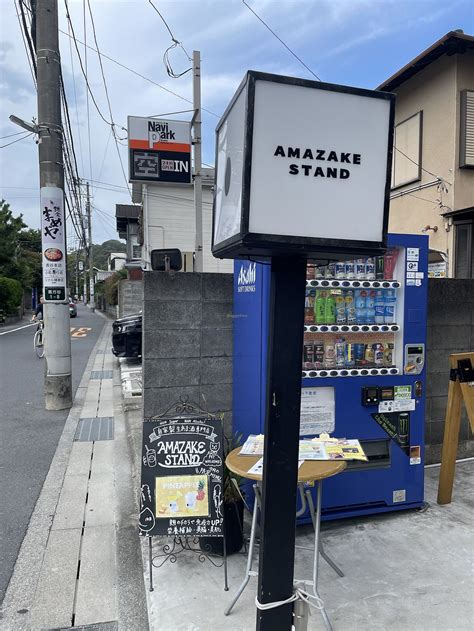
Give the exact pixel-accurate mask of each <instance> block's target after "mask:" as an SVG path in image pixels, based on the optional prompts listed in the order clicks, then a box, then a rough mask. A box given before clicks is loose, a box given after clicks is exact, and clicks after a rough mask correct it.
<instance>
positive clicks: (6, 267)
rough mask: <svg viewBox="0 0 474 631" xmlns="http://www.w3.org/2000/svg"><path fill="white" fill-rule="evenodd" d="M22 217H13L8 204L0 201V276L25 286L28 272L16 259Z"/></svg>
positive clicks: (24, 226) (22, 224)
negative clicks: (13, 279)
mask: <svg viewBox="0 0 474 631" xmlns="http://www.w3.org/2000/svg"><path fill="white" fill-rule="evenodd" d="M26 227H27V226H26V224H25V223H24V222H23V215H20V216H19V217H14V216H13V213H12V211H11V210H10V204H8V203H7V202H6V201H5V200H4V199H2V200H1V201H0V275H2V276H8V277H10V278H15V279H16V280H18V281H19V282H20V283H21V284H22V285H23V286H27V280H28V270H27V267H26V265H25V264H24V263H23V262H21V261H19V259H18V246H19V238H20V234H21V231H22V230H23V228H26Z"/></svg>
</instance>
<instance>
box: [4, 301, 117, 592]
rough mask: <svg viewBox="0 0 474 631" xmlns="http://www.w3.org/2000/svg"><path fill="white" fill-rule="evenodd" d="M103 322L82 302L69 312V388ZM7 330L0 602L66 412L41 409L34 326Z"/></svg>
mask: <svg viewBox="0 0 474 631" xmlns="http://www.w3.org/2000/svg"><path fill="white" fill-rule="evenodd" d="M104 323H105V320H104V318H103V317H101V316H100V315H96V314H95V313H91V312H90V311H89V309H88V308H87V307H84V306H83V305H78V317H77V318H71V327H74V331H71V350H72V371H73V388H74V392H75V391H76V389H77V386H78V385H79V383H80V380H81V377H82V374H83V372H84V369H85V367H86V364H87V360H88V359H89V355H90V353H91V351H92V349H93V347H94V345H95V343H96V342H97V339H98V337H99V335H100V332H101V330H102V327H103V326H104ZM25 324H27V323H26V322H23V323H21V324H19V325H17V326H18V327H20V326H24V325H25ZM81 329H82V330H81ZM7 330H10V332H8V333H7V334H5V335H2V333H3V332H4V331H5V329H3V328H0V603H1V602H2V601H3V598H4V596H5V591H6V589H7V586H8V582H9V580H10V576H11V574H12V572H13V568H14V565H15V561H16V558H17V556H18V551H19V549H20V546H21V543H22V541H23V537H24V536H25V533H26V529H27V527H28V523H29V520H30V517H31V513H32V512H33V509H34V507H35V504H36V500H37V499H38V496H39V493H40V491H41V488H42V486H43V483H44V480H45V478H46V475H47V473H48V470H49V466H50V464H51V460H52V459H53V456H54V452H55V451H56V446H57V444H58V441H59V438H60V436H61V432H62V430H63V427H64V423H65V420H66V418H67V416H68V413H69V410H62V411H60V412H47V411H46V410H45V409H44V398H43V369H44V368H43V367H44V362H43V360H42V359H38V358H37V357H36V355H35V354H34V350H33V335H34V331H35V327H34V326H32V327H28V328H23V329H21V330H18V331H12V330H11V329H10V328H9V329H7Z"/></svg>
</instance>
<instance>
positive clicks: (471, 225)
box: [454, 219, 474, 278]
mask: <svg viewBox="0 0 474 631" xmlns="http://www.w3.org/2000/svg"><path fill="white" fill-rule="evenodd" d="M455 226H456V252H455V269H454V275H455V277H456V278H474V234H473V233H474V221H473V220H472V219H471V220H468V221H459V222H457V223H456V224H455Z"/></svg>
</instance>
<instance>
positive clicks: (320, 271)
mask: <svg viewBox="0 0 474 631" xmlns="http://www.w3.org/2000/svg"><path fill="white" fill-rule="evenodd" d="M325 271H326V268H325V267H322V266H321V265H317V266H316V268H315V271H314V277H315V278H317V279H318V280H321V279H322V278H324V277H325Z"/></svg>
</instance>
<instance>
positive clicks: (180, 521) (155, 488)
mask: <svg viewBox="0 0 474 631" xmlns="http://www.w3.org/2000/svg"><path fill="white" fill-rule="evenodd" d="M172 411H175V412H176V414H177V415H176V416H170V415H168V413H169V410H168V411H167V414H166V415H164V416H162V417H154V418H145V419H144V421H143V442H142V459H141V488H140V516H139V529H140V534H141V535H145V536H147V537H149V538H150V539H149V553H150V559H149V561H150V590H152V589H153V579H152V572H153V566H154V567H161V566H162V565H163V564H164V563H165V562H166V561H167V560H170V561H171V562H175V561H176V555H177V554H179V553H181V552H184V551H188V552H193V553H195V554H197V556H198V559H199V561H201V562H204V561H205V560H206V559H208V560H209V561H210V562H211V563H213V565H215V566H216V567H220V566H222V565H224V572H225V588H226V589H227V557H226V545H225V538H224V558H223V561H222V562H216V561H215V559H213V558H212V557H211V555H210V554H209V552H208V551H206V550H204V551H203V549H202V546H201V547H199V546H197V547H195V546H196V544H198V543H199V541H198V538H199V537H204V536H205V537H224V519H223V499H224V483H223V461H224V445H223V441H224V436H223V430H222V421H221V419H220V418H217V417H215V416H213V415H211V414H206V413H204V412H203V410H201V408H199V407H198V406H195V405H193V404H191V403H189V402H188V401H187V400H183V401H180V402H179V403H178V404H176V405H175V406H173V410H172ZM153 536H162V537H163V536H165V537H171V538H172V540H173V542H172V543H171V544H166V545H165V546H163V549H162V553H161V554H158V555H156V556H153V551H152V539H151V537H153Z"/></svg>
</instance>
